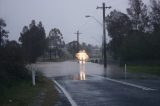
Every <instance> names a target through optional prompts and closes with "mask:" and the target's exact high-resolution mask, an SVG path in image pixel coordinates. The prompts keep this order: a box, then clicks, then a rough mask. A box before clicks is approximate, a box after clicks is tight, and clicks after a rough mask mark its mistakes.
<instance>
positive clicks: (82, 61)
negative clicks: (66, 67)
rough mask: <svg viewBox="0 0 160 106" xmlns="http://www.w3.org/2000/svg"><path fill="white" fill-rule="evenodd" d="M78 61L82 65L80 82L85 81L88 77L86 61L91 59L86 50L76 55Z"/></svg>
mask: <svg viewBox="0 0 160 106" xmlns="http://www.w3.org/2000/svg"><path fill="white" fill-rule="evenodd" d="M76 57H77V59H78V60H79V63H80V72H79V79H80V80H85V79H86V75H85V61H87V59H88V58H89V56H88V55H87V53H86V51H85V50H80V51H79V52H78V53H77V54H76Z"/></svg>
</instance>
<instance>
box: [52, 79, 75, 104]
mask: <svg viewBox="0 0 160 106" xmlns="http://www.w3.org/2000/svg"><path fill="white" fill-rule="evenodd" d="M53 81H54V83H55V84H56V85H57V86H58V87H59V88H60V89H61V90H62V91H63V93H64V94H65V96H66V97H67V99H68V100H69V102H70V103H71V105H72V106H77V104H76V102H75V101H74V100H73V99H72V97H71V96H70V94H69V93H68V92H67V91H66V90H65V88H63V87H62V86H61V85H60V84H59V83H58V82H57V81H56V80H53Z"/></svg>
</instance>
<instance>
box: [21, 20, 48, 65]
mask: <svg viewBox="0 0 160 106" xmlns="http://www.w3.org/2000/svg"><path fill="white" fill-rule="evenodd" d="M19 41H20V42H21V44H22V48H23V50H24V53H25V57H26V60H27V61H28V62H31V63H33V62H35V61H36V59H37V58H38V57H39V56H41V55H42V54H43V53H44V51H45V48H46V34H45V30H44V27H43V25H42V23H41V22H39V24H38V25H36V23H35V20H32V22H31V24H30V25H29V28H28V27H27V26H24V28H23V30H22V32H21V34H20V37H19Z"/></svg>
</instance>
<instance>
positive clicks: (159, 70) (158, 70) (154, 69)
mask: <svg viewBox="0 0 160 106" xmlns="http://www.w3.org/2000/svg"><path fill="white" fill-rule="evenodd" d="M127 70H128V71H129V72H135V73H146V74H152V75H157V76H160V66H132V65H129V66H127Z"/></svg>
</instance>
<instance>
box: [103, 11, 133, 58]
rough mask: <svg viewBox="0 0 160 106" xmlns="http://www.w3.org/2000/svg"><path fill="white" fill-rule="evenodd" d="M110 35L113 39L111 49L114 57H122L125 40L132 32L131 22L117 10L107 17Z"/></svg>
mask: <svg viewBox="0 0 160 106" xmlns="http://www.w3.org/2000/svg"><path fill="white" fill-rule="evenodd" d="M106 23H107V30H108V35H109V36H110V37H111V38H112V40H111V41H110V44H109V49H110V50H111V51H112V52H113V54H114V57H118V56H120V54H121V52H120V49H121V46H122V43H123V41H124V38H125V37H126V36H128V34H129V32H130V31H131V22H130V19H129V17H128V16H127V15H126V14H124V13H122V12H119V11H117V10H113V11H111V12H110V14H109V15H108V16H107V17H106Z"/></svg>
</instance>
